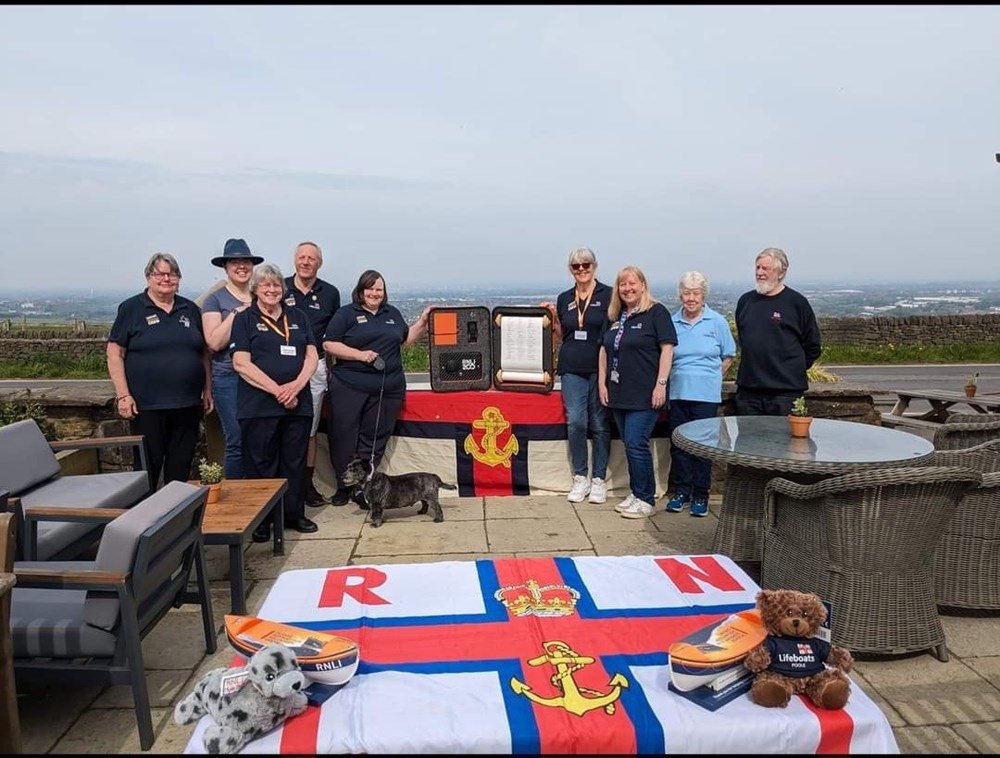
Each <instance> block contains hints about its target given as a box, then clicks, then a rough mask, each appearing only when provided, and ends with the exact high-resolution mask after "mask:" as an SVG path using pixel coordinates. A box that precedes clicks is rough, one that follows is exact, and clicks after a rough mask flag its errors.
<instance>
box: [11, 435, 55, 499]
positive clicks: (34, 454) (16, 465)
mask: <svg viewBox="0 0 1000 758" xmlns="http://www.w3.org/2000/svg"><path fill="white" fill-rule="evenodd" d="M58 473H59V461H57V460H56V456H55V453H53V452H52V448H50V447H49V443H48V442H47V441H46V440H45V435H44V434H42V430H41V429H39V428H38V424H36V423H35V422H34V421H32V420H31V419H25V420H24V421H18V422H17V423H14V424H8V425H7V426H3V427H0V490H8V491H9V492H10V494H12V495H20V494H21V493H22V492H23V491H24V490H26V489H28V488H29V487H34V486H35V485H36V484H39V483H40V482H44V481H45V480H47V479H51V478H52V477H54V476H56V475H57V474H58Z"/></svg>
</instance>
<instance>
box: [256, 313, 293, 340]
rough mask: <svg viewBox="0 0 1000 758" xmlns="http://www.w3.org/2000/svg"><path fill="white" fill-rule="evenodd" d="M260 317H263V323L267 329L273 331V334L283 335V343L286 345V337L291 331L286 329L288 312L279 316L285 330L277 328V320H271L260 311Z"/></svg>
mask: <svg viewBox="0 0 1000 758" xmlns="http://www.w3.org/2000/svg"><path fill="white" fill-rule="evenodd" d="M260 317H261V318H262V319H264V323H265V324H266V325H267V328H268V329H270V330H271V331H272V332H274V333H275V334H277V335H278V336H279V337H284V338H285V344H286V345H287V344H288V338H289V337H290V336H291V332H290V331H289V329H288V314H287V313H284V314H282V316H281V319H282V323H283V324H284V327H285V331H281V330H280V329H279V328H278V322H277V321H272V320H271V318H270V317H269V316H265V315H264V314H263V313H261V314H260Z"/></svg>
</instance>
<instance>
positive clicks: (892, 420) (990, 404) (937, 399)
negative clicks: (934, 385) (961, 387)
mask: <svg viewBox="0 0 1000 758" xmlns="http://www.w3.org/2000/svg"><path fill="white" fill-rule="evenodd" d="M895 393H896V403H895V405H893V407H892V410H891V411H889V412H888V413H883V414H882V423H883V424H884V425H886V426H908V427H911V428H917V429H937V428H939V427H940V426H941V424H943V423H944V422H945V421H947V420H948V417H949V416H950V415H951V414H952V413H953V411H952V408H953V406H955V405H957V404H959V403H962V404H964V405H967V406H968V407H969V408H972V410H974V411H975V412H976V413H982V414H991V413H1000V395H971V396H969V395H966V394H965V393H964V392H955V391H952V390H933V389H931V390H895ZM914 400H921V401H926V402H927V403H928V404H929V405H930V407H929V408H927V409H926V410H917V411H913V410H911V409H910V403H912V402H913V401H914Z"/></svg>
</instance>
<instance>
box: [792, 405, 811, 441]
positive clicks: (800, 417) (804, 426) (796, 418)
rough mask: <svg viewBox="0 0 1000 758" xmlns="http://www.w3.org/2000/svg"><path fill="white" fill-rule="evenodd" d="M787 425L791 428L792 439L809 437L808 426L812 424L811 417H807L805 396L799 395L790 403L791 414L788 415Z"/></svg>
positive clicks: (807, 410)
mask: <svg viewBox="0 0 1000 758" xmlns="http://www.w3.org/2000/svg"><path fill="white" fill-rule="evenodd" d="M788 424H789V426H790V427H791V430H792V436H793V437H808V436H809V425H810V424H812V416H810V415H809V408H808V406H807V405H806V397H805V395H799V396H798V397H797V398H795V402H794V403H792V412H791V413H790V414H789V415H788Z"/></svg>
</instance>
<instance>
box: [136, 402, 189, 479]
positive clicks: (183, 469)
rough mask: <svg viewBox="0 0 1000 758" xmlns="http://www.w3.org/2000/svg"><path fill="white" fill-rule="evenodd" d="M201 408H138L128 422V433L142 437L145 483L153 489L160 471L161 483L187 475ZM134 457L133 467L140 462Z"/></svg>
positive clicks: (187, 477)
mask: <svg viewBox="0 0 1000 758" xmlns="http://www.w3.org/2000/svg"><path fill="white" fill-rule="evenodd" d="M202 415H203V414H202V407H201V406H200V405H193V406H191V407H190V408H165V409H163V410H157V411H144V410H140V411H139V413H138V414H137V415H136V417H135V418H134V419H132V421H131V423H130V424H129V426H130V428H131V431H132V434H141V435H142V436H143V437H145V444H146V460H147V463H148V464H149V486H150V489H156V487H157V485H158V484H159V482H160V472H161V471H162V472H163V483H164V484H166V483H167V482H186V481H187V480H188V479H190V478H191V460H192V459H193V458H194V447H195V445H196V444H197V442H198V432H199V425H200V424H201V418H202ZM138 458H139V457H138V456H136V460H135V470H137V471H138V470H139V465H140V462H139V460H138Z"/></svg>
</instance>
